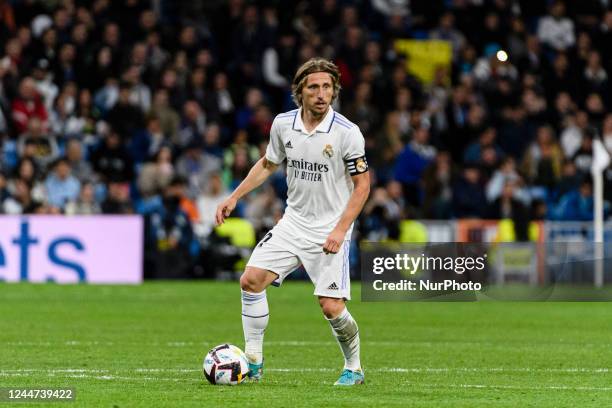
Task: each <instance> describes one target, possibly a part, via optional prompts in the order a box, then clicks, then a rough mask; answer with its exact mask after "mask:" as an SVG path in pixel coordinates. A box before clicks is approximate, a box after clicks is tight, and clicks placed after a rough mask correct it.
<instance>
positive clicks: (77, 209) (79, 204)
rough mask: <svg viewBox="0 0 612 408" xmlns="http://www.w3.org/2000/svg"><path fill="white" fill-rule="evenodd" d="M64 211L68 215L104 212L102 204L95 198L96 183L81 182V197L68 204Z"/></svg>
mask: <svg viewBox="0 0 612 408" xmlns="http://www.w3.org/2000/svg"><path fill="white" fill-rule="evenodd" d="M64 213H65V214H66V215H96V214H100V213H102V209H101V208H100V205H99V204H98V203H97V202H96V200H95V192H94V185H93V184H92V183H83V184H81V191H80V193H79V197H78V198H77V199H76V200H73V201H70V202H68V203H67V204H66V208H65V209H64Z"/></svg>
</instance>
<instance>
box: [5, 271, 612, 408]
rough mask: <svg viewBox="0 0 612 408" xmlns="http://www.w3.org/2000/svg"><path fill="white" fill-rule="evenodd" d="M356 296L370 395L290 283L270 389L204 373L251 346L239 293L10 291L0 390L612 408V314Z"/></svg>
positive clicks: (237, 402)
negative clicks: (219, 351)
mask: <svg viewBox="0 0 612 408" xmlns="http://www.w3.org/2000/svg"><path fill="white" fill-rule="evenodd" d="M353 297H354V298H355V299H357V300H354V301H352V302H350V304H349V308H350V310H351V312H352V314H353V315H354V316H355V318H356V319H357V322H358V323H359V325H360V329H361V341H362V343H361V344H362V361H363V364H364V368H365V372H366V384H365V385H364V386H360V387H354V388H350V389H338V388H334V387H333V386H332V384H333V382H334V381H335V380H336V378H337V376H338V374H339V373H340V369H341V365H342V359H341V355H340V351H339V349H338V346H337V345H336V344H335V342H334V340H333V338H332V334H331V331H330V328H329V326H328V324H327V323H326V322H325V320H324V319H323V317H322V315H321V313H320V311H319V307H318V304H317V302H316V299H315V297H314V296H312V286H311V285H310V284H308V283H298V282H287V283H286V284H285V285H283V287H282V288H280V289H277V288H270V289H269V290H268V298H269V302H270V309H271V310H270V313H271V315H270V326H269V327H268V331H267V332H266V344H265V355H266V367H265V369H266V370H265V376H264V381H263V382H262V383H259V384H243V385H240V386H237V387H222V386H212V385H209V384H207V383H206V382H205V380H204V378H203V376H202V372H201V362H202V358H203V356H204V355H205V353H206V352H207V351H208V349H209V348H211V347H213V346H215V345H217V344H219V343H224V342H231V343H234V344H236V345H238V346H240V347H243V341H242V326H241V321H240V293H239V289H238V284H237V283H214V282H188V283H171V282H155V283H146V284H144V285H142V286H129V287H128V286H116V287H111V286H85V285H75V286H59V285H53V284H49V285H29V284H16V285H9V284H1V285H0V387H9V386H11V387H13V386H14V387H50V386H54V387H74V388H75V389H76V398H77V400H76V402H75V403H69V404H67V403H58V404H43V405H44V406H62V407H67V406H71V407H77V406H78V407H161V406H168V407H182V406H189V407H226V406H265V407H268V408H269V407H289V406H291V407H294V406H295V407H299V406H318V407H324V406H335V407H340V406H346V407H356V406H363V407H370V406H377V407H387V406H412V407H440V406H463V407H476V406H484V407H489V406H505V407H518V406H520V407H525V406H533V407H545V406H550V407H559V406H581V407H583V406H594V407H602V406H610V405H612V381H611V380H612V374H611V371H610V370H612V364H611V362H612V347H611V345H612V332H611V331H610V327H611V326H610V325H611V323H610V316H611V314H612V313H611V312H612V304H610V303H518V302H517V303H502V302H476V303H451V302H448V303H434V302H429V303H362V302H361V301H359V300H358V299H359V288H358V287H354V288H353ZM5 405H7V406H8V405H11V406H16V405H14V404H6V403H0V406H5ZM43 405H41V404H39V403H38V404H35V405H34V406H37V407H40V406H43ZM18 406H26V404H19V405H18Z"/></svg>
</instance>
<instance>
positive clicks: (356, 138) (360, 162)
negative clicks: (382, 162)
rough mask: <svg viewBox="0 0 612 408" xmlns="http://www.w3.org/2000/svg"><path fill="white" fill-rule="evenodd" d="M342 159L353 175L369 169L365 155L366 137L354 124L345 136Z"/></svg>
mask: <svg viewBox="0 0 612 408" xmlns="http://www.w3.org/2000/svg"><path fill="white" fill-rule="evenodd" d="M342 159H343V160H344V164H345V165H346V168H347V169H348V171H349V174H350V175H351V176H355V175H357V174H361V173H365V172H367V171H368V161H367V160H366V157H365V139H364V138H363V135H362V134H361V131H360V130H359V128H358V127H357V126H354V127H353V128H352V129H350V131H349V132H347V133H346V135H345V137H344V151H343V156H342Z"/></svg>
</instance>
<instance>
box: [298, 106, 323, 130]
mask: <svg viewBox="0 0 612 408" xmlns="http://www.w3.org/2000/svg"><path fill="white" fill-rule="evenodd" d="M327 112H329V106H328V107H327V109H326V110H325V112H323V113H322V114H318V113H316V112H313V111H311V110H310V109H304V108H302V123H304V128H305V129H306V131H307V132H308V133H310V132H312V131H313V130H314V129H315V128H316V127H317V126H319V123H321V122H322V121H323V118H325V115H327Z"/></svg>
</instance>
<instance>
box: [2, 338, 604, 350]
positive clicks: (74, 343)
mask: <svg viewBox="0 0 612 408" xmlns="http://www.w3.org/2000/svg"><path fill="white" fill-rule="evenodd" d="M217 343H218V342H215V341H201V342H194V341H171V342H149V343H146V342H144V343H143V342H112V341H80V340H66V341H58V342H49V341H41V342H33V341H9V342H0V346H1V345H5V346H11V347H66V346H67V347H89V346H97V347H116V346H119V345H121V346H132V345H133V346H139V347H172V348H180V347H200V348H202V349H209V348H211V347H212V346H213V345H216V344H217ZM265 344H266V345H267V346H272V347H333V346H335V344H336V343H335V342H334V341H293V340H285V341H267V342H266V343H265ZM361 344H362V346H371V347H405V346H410V347H416V346H424V347H438V346H445V345H446V346H453V347H459V346H479V347H490V348H504V349H516V348H520V349H525V348H542V347H550V346H551V345H552V346H556V347H558V346H566V347H573V346H575V345H577V344H578V343H565V342H560V343H537V344H524V343H514V342H503V341H501V342H481V341H461V340H458V341H437V342H432V341H410V340H407V341H367V340H366V341H362V342H361ZM580 346H581V347H589V348H599V347H602V348H603V347H606V348H608V347H609V344H607V343H580Z"/></svg>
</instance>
